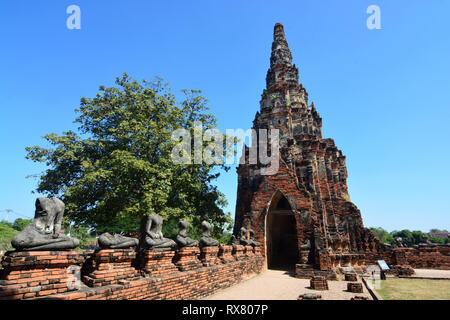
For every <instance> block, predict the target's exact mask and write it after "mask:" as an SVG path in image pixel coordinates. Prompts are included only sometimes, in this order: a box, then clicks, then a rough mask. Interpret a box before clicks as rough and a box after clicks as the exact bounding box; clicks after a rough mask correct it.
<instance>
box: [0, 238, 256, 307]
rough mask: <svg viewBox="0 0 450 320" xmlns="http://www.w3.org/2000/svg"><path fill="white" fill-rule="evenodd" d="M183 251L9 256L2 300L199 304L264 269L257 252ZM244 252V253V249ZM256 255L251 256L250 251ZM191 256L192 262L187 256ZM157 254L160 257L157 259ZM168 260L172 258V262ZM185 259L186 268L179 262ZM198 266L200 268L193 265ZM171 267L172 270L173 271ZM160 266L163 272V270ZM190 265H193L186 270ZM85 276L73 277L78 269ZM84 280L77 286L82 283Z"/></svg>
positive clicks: (0, 291) (1, 279) (5, 260)
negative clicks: (196, 301) (195, 301)
mask: <svg viewBox="0 0 450 320" xmlns="http://www.w3.org/2000/svg"><path fill="white" fill-rule="evenodd" d="M238 247H239V248H237V249H238V250H236V252H238V253H240V255H239V256H236V255H234V254H232V252H233V250H232V248H231V246H223V247H222V249H223V250H221V252H222V256H221V255H220V252H219V250H217V249H211V248H204V250H202V252H200V253H199V252H198V251H197V250H193V249H191V250H184V251H183V253H182V255H179V254H178V253H179V252H178V251H175V252H174V251H164V252H163V251H160V252H157V251H150V252H151V254H150V252H149V251H147V252H140V253H136V252H134V250H131V249H129V250H125V249H117V250H100V251H99V252H96V253H91V254H88V255H85V254H79V253H77V252H63V251H55V252H48V251H47V252H10V253H8V254H7V255H5V257H4V258H3V260H2V265H3V267H4V269H3V270H2V273H1V275H0V299H1V300H5V299H8V300H18V299H40V298H45V299H62V300H84V299H87V300H105V299H106V300H121V299H155V300H156V299H197V298H201V297H204V296H208V295H210V294H212V293H214V292H215V291H217V290H219V289H223V288H227V287H229V286H232V285H234V284H236V283H238V282H240V281H241V280H243V279H245V278H247V277H250V276H252V275H256V274H258V273H260V272H261V271H262V270H263V269H264V258H263V257H262V255H261V251H260V250H259V249H258V248H251V247H245V248H244V247H242V246H238ZM241 247H242V248H241ZM250 251H252V252H250ZM189 252H190V253H192V256H191V257H190V258H189V257H188V255H189V254H188V253H189ZM155 253H158V254H155ZM167 257H172V260H171V261H167V259H166V258H167ZM180 259H184V260H185V262H186V261H187V262H188V264H186V263H182V264H180V263H178V264H177V262H179V261H180ZM192 261H194V262H195V263H192ZM169 263H171V264H172V265H173V268H172V267H170V268H169V267H168V264H169ZM159 264H161V266H162V268H161V270H159V269H158V265H159ZM186 266H189V267H188V268H187V269H188V270H186V271H181V270H180V269H183V270H185V269H186ZM80 269H81V270H82V271H81V274H78V275H77V274H73V271H74V270H75V271H76V270H80ZM78 278H79V279H80V280H81V281H79V282H77V281H76V280H77V279H78Z"/></svg>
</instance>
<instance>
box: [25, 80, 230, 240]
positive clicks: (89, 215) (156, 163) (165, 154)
mask: <svg viewBox="0 0 450 320" xmlns="http://www.w3.org/2000/svg"><path fill="white" fill-rule="evenodd" d="M116 85H117V86H116V87H110V88H105V87H103V86H101V87H100V92H99V93H98V94H97V96H96V97H95V98H85V97H83V98H82V99H81V106H80V108H79V109H77V110H76V111H77V112H78V113H79V116H78V117H77V118H76V120H75V123H77V124H78V125H79V127H78V132H74V131H67V132H64V133H63V134H62V135H57V134H54V133H52V134H48V135H46V136H44V138H45V139H46V140H47V142H48V143H49V144H50V145H51V146H52V147H51V148H43V147H40V146H33V147H28V148H27V149H26V150H27V152H28V154H27V158H28V159H31V160H33V161H37V162H43V163H45V164H46V165H47V166H48V167H49V169H47V170H46V171H45V172H43V173H41V174H40V175H39V176H38V178H39V185H38V187H37V191H38V192H40V193H43V194H46V195H48V196H57V197H59V198H61V199H62V200H63V201H64V202H65V204H66V215H67V216H68V217H69V218H70V219H71V220H72V221H73V222H74V223H75V224H76V225H79V226H85V227H89V228H94V229H96V230H97V231H99V232H104V231H108V232H121V233H129V232H136V231H137V230H138V228H139V225H138V224H139V221H140V220H141V218H142V217H143V216H145V215H148V214H150V213H152V212H155V213H157V214H159V215H161V216H162V217H163V218H165V219H166V220H167V219H169V218H170V219H174V220H178V219H181V218H186V219H188V220H189V221H190V222H191V225H196V224H198V223H199V222H201V220H203V219H206V220H209V221H210V222H211V223H212V225H213V234H216V235H217V234H219V235H220V234H222V232H223V231H224V230H225V229H227V228H231V218H230V215H229V214H225V213H224V212H223V209H222V208H223V207H224V206H225V205H226V204H227V202H226V200H225V197H224V195H223V194H222V193H221V192H220V191H219V190H218V189H217V187H216V186H214V185H213V184H212V182H213V181H214V180H215V179H216V178H217V177H218V176H219V173H220V171H219V170H217V169H220V168H221V169H224V170H228V169H229V167H226V166H224V165H220V164H219V165H218V166H220V168H217V165H216V164H214V163H213V164H195V165H194V164H192V163H190V164H183V165H181V164H175V163H173V162H172V160H171V151H172V149H173V147H174V145H175V144H176V143H178V141H174V140H173V139H171V135H172V132H173V131H174V130H176V129H179V128H185V129H188V130H191V131H192V130H194V126H193V123H194V121H201V122H202V124H203V125H202V127H201V130H202V131H203V132H204V131H205V130H207V129H211V128H214V127H216V121H215V118H214V117H213V116H212V115H210V114H207V113H205V111H206V110H208V107H207V106H206V99H205V98H204V97H202V96H201V95H200V93H201V92H200V91H198V90H183V93H184V100H183V101H181V102H180V103H177V101H176V99H175V96H174V95H173V94H172V93H171V91H170V89H169V88H168V87H167V86H166V85H164V84H162V82H161V81H160V80H157V81H156V82H147V81H144V82H143V84H140V83H139V82H137V81H135V80H134V79H132V78H130V77H128V75H127V74H124V75H123V76H122V77H120V78H117V79H116Z"/></svg>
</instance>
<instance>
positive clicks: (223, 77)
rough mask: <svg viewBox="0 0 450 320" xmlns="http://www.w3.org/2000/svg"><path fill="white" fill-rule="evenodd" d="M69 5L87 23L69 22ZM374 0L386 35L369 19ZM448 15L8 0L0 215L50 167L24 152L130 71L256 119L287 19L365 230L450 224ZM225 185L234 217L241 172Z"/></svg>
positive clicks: (326, 6)
mask: <svg viewBox="0 0 450 320" xmlns="http://www.w3.org/2000/svg"><path fill="white" fill-rule="evenodd" d="M342 3H345V5H343V4H342ZM72 4H75V5H78V6H79V7H80V8H81V29H80V30H69V29H67V27H66V19H67V18H68V16H69V15H68V14H67V13H66V8H67V7H68V6H69V5H72ZM371 4H376V5H378V6H379V7H380V9H381V27H382V29H381V30H369V29H368V28H367V27H366V20H367V18H368V16H369V15H368V14H367V13H366V9H367V7H368V6H369V5H371ZM448 12H450V2H449V1H446V0H431V1H421V0H397V1H380V0H371V1H365V0H354V1H350V0H348V1H345V2H343V1H325V0H323V1H317V0H310V1H309V0H308V1H305V0H302V1H300V0H294V1H285V0H278V1H262V0H258V1H256V0H254V1H250V0H247V1H244V0H239V1H237V0H227V1H219V0H217V1H210V0H209V1H199V0H195V1H194V0H192V1H151V0H142V1H137V0H129V1H104V0H95V1H92V0H89V1H88V0H70V1H65V0H54V1H49V0H47V1H44V0H42V1H34V2H31V1H21V0H15V1H5V0H1V1H0V41H1V42H0V43H1V48H2V50H0V70H1V75H2V76H1V78H0V145H1V147H2V151H3V152H2V155H1V157H0V210H2V209H12V210H14V211H16V212H18V213H21V214H22V215H25V216H29V217H31V216H33V213H34V200H35V198H36V197H37V196H38V195H37V194H32V193H31V191H33V190H34V189H35V188H36V185H37V181H36V180H34V179H26V178H25V177H26V176H27V175H31V174H37V173H39V172H41V171H42V170H44V169H45V168H44V167H43V166H41V165H38V164H35V163H33V162H31V161H29V160H26V159H25V154H26V153H25V147H26V146H32V145H45V143H44V141H43V140H42V139H41V137H42V136H43V135H44V134H47V133H51V132H56V133H61V132H62V131H64V130H68V129H74V128H75V125H74V124H73V120H74V118H75V113H74V109H75V108H77V107H78V106H79V101H80V98H81V97H82V96H87V97H92V96H94V95H95V94H96V93H97V92H98V87H99V86H100V85H105V86H109V85H113V82H114V79H115V77H117V76H120V75H121V74H122V73H123V72H127V73H128V74H129V75H130V76H132V77H134V78H136V79H137V80H142V79H149V80H150V79H152V78H153V77H154V76H160V77H162V78H164V79H165V80H166V81H169V82H170V83H171V87H172V88H173V89H174V90H180V89H183V88H192V89H202V90H203V95H204V96H206V97H207V98H208V99H209V100H210V104H209V105H210V107H211V112H213V113H214V114H215V116H216V117H217V119H218V122H219V127H220V129H222V130H225V129H226V128H231V129H233V128H243V129H247V128H250V127H251V125H252V120H253V118H254V115H255V113H256V111H257V110H258V109H259V100H260V98H261V93H262V90H263V89H264V87H265V76H266V72H267V69H268V67H269V56H270V48H271V43H272V33H273V26H274V24H275V23H276V22H281V23H282V24H284V27H285V32H286V37H287V40H288V42H289V46H290V48H291V51H292V54H293V60H294V63H295V64H296V65H297V66H298V67H299V72H300V81H301V82H303V85H304V86H305V87H306V89H307V90H308V92H309V97H310V100H312V101H314V103H315V106H316V108H317V110H318V111H319V113H320V115H321V116H322V118H323V136H324V137H327V138H328V137H331V138H333V139H334V140H335V142H336V144H337V146H338V147H339V148H340V149H341V150H342V151H343V153H344V154H345V155H346V156H347V168H348V173H349V178H348V185H349V192H350V196H351V199H352V201H353V202H354V203H355V204H356V205H357V206H358V207H359V209H360V210H361V212H362V216H363V221H364V223H365V225H366V226H368V227H372V226H381V227H383V228H385V229H387V230H389V231H392V230H396V229H397V230H398V229H403V228H408V229H413V230H423V231H428V230H429V229H430V228H446V229H450V217H449V212H450V209H449V202H450V188H449V186H448V182H449V181H450V172H449V168H448V165H449V163H450V151H449V141H450V129H449V120H450V102H449V101H450V100H449V93H450V78H449V75H450V59H449V56H450V36H449V35H450V21H449V19H448ZM180 97H181V95H180ZM217 183H218V185H219V187H220V190H222V191H223V192H224V193H225V194H226V196H227V199H228V201H229V202H230V205H229V207H228V208H227V210H228V211H231V212H232V213H233V215H234V207H235V201H236V189H237V176H236V173H235V170H234V169H233V170H231V171H230V172H229V173H228V174H226V175H224V176H222V177H221V178H220V180H218V182H217ZM3 216H4V212H0V219H2V218H3ZM16 217H18V216H15V215H10V219H11V218H16Z"/></svg>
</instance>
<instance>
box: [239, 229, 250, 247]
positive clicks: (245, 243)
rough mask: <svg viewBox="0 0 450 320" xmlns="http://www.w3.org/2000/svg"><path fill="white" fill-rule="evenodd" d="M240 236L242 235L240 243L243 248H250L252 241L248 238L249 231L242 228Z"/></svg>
mask: <svg viewBox="0 0 450 320" xmlns="http://www.w3.org/2000/svg"><path fill="white" fill-rule="evenodd" d="M239 234H240V238H239V243H240V244H242V245H243V246H249V245H250V241H249V240H248V238H247V229H245V228H244V227H242V228H241V230H240V232H239Z"/></svg>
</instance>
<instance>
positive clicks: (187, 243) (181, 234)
mask: <svg viewBox="0 0 450 320" xmlns="http://www.w3.org/2000/svg"><path fill="white" fill-rule="evenodd" d="M188 233H189V222H187V221H186V220H182V221H180V222H178V234H177V236H176V238H175V241H176V242H177V244H178V246H179V247H180V248H183V247H196V246H198V241H197V240H194V239H191V238H189V236H188Z"/></svg>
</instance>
